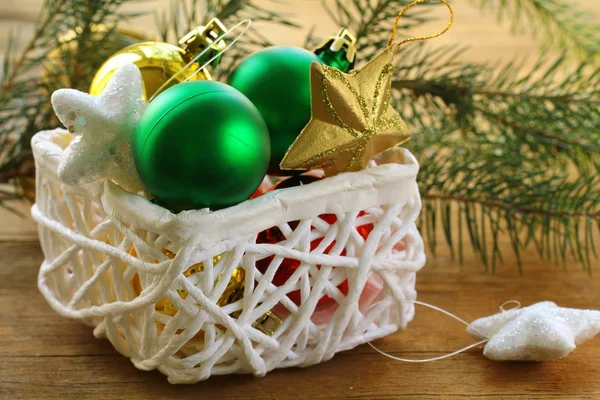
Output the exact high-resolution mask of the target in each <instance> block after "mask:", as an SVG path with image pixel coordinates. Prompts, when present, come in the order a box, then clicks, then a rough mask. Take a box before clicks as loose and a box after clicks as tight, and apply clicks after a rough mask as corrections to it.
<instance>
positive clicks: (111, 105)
mask: <svg viewBox="0 0 600 400" xmlns="http://www.w3.org/2000/svg"><path fill="white" fill-rule="evenodd" d="M142 91H143V83H142V75H141V73H140V70H139V69H138V67H136V66H135V65H134V64H126V65H123V66H122V67H121V68H119V69H118V70H117V71H116V72H115V74H114V76H113V78H112V79H111V81H110V82H109V84H108V85H107V87H106V89H104V91H103V92H102V93H101V94H100V95H99V96H91V95H89V94H87V93H83V92H80V91H78V90H73V89H60V90H57V91H56V92H54V93H53V95H52V107H53V108H54V111H55V112H56V115H57V116H58V118H59V119H60V121H61V122H62V123H63V124H64V125H65V127H66V128H67V129H68V130H69V132H70V133H71V134H72V135H73V138H72V140H71V143H70V144H69V146H68V147H67V148H66V149H65V151H64V153H63V156H62V159H61V161H60V164H59V167H58V178H59V179H60V180H61V181H62V182H64V183H66V184H69V185H82V184H85V183H89V182H93V181H96V180H98V179H103V178H108V179H111V180H113V181H114V182H116V183H117V184H119V185H121V186H122V187H123V188H124V189H126V190H129V191H131V192H134V193H139V192H143V191H144V185H143V184H142V181H141V179H140V177H139V175H138V173H137V170H136V168H135V163H134V160H133V152H132V148H131V143H132V140H133V135H134V133H135V128H136V125H137V123H138V121H139V119H140V116H141V115H142V111H143V110H144V107H145V105H146V104H145V102H144V101H143V100H142Z"/></svg>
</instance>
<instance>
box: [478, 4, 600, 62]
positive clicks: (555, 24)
mask: <svg viewBox="0 0 600 400" xmlns="http://www.w3.org/2000/svg"><path fill="white" fill-rule="evenodd" d="M470 3H471V4H473V5H476V6H477V7H479V8H480V9H481V10H482V11H484V12H492V13H495V14H496V16H497V19H498V21H502V20H504V19H509V20H510V21H511V28H512V31H513V32H515V33H521V32H529V33H531V34H532V36H533V37H534V38H536V39H541V40H542V43H543V46H544V48H545V49H548V48H551V47H552V48H556V47H559V48H563V49H569V51H576V52H577V53H579V54H580V55H581V56H582V57H590V56H596V55H597V54H598V51H599V50H600V24H598V23H596V22H595V21H596V20H597V19H596V18H595V16H594V15H593V13H590V11H589V10H586V9H584V8H583V7H581V6H580V2H579V1H573V0H510V1H507V0H470Z"/></svg>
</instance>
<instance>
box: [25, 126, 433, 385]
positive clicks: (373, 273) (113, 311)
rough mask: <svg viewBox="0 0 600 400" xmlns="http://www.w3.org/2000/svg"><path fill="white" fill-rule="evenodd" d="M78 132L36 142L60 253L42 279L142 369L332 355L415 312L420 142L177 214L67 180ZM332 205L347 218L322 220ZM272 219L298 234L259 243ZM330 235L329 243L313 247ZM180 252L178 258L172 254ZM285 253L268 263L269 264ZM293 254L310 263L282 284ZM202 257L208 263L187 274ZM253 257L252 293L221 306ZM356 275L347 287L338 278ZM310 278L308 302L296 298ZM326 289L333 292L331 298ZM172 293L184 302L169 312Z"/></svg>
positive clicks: (291, 361)
mask: <svg viewBox="0 0 600 400" xmlns="http://www.w3.org/2000/svg"><path fill="white" fill-rule="evenodd" d="M69 140H70V135H69V134H68V133H67V132H66V131H64V130H54V131H45V132H40V133H38V134H37V135H35V137H34V138H33V141H32V145H33V152H34V156H35V161H36V166H37V202H36V204H35V205H34V206H33V208H32V215H33V217H34V218H35V219H36V220H37V221H38V223H39V235H40V241H41V245H42V249H43V251H44V254H45V257H46V259H45V261H44V263H43V264H42V266H41V269H40V273H39V279H38V285H39V289H40V291H41V292H42V294H43V295H44V296H45V297H46V299H47V301H48V302H49V303H50V305H51V306H52V307H53V308H54V309H55V310H56V311H57V312H58V313H60V314H61V315H63V316H66V317H70V318H76V319H79V320H82V321H84V322H85V323H88V324H90V325H93V326H95V329H94V334H95V336H96V337H107V338H108V339H109V340H110V341H111V343H112V344H113V345H114V346H115V348H116V349H117V350H118V351H119V352H120V353H122V354H123V355H125V356H127V357H130V358H131V360H132V362H133V363H134V364H135V366H136V367H138V368H140V369H144V370H151V369H155V368H158V369H159V370H160V371H162V372H163V373H164V374H166V375H167V376H168V377H169V381H170V382H172V383H193V382H197V381H200V380H204V379H207V378H208V377H209V376H211V375H219V374H232V373H253V374H254V375H256V376H263V375H264V374H265V373H267V372H268V371H270V370H272V369H274V368H283V367H290V366H309V365H312V364H315V363H319V362H322V361H325V360H328V359H330V358H331V357H333V355H334V354H335V353H336V352H338V351H342V350H347V349H350V348H353V347H355V346H357V345H359V344H362V343H365V342H366V341H367V340H373V339H376V338H379V337H382V336H385V335H388V334H390V333H392V332H395V331H396V330H398V329H402V328H404V327H405V326H406V324H407V323H408V322H409V321H410V320H411V319H412V317H413V314H414V307H413V304H412V302H410V301H406V300H412V299H415V297H416V292H415V290H414V285H415V274H416V272H417V271H418V270H419V269H420V268H421V267H422V266H423V264H424V262H425V255H424V253H423V243H422V240H421V237H420V235H419V232H418V231H417V228H416V225H415V220H416V218H417V216H418V213H419V210H420V207H421V202H420V197H419V193H418V188H417V184H416V175H417V171H418V165H417V163H416V160H415V159H414V157H413V156H412V155H411V154H410V153H409V152H408V151H407V150H404V149H400V148H396V149H392V150H389V151H388V152H386V153H384V154H383V155H381V156H379V157H378V159H377V160H376V161H377V162H375V161H372V162H371V167H370V168H368V169H366V170H364V171H360V172H353V173H347V174H340V175H338V176H335V177H332V178H328V179H324V180H322V181H318V182H315V183H312V184H310V185H307V186H304V187H297V188H289V189H283V190H278V191H273V192H270V193H268V194H266V195H263V196H261V197H259V198H256V199H253V200H249V201H246V202H244V203H241V204H239V205H237V206H234V207H230V208H227V209H224V210H220V211H216V212H205V211H192V212H182V213H180V214H178V215H174V214H172V213H170V212H169V211H167V210H165V209H163V208H161V207H158V206H156V205H154V204H152V203H151V202H149V201H147V200H146V199H144V198H142V197H141V196H138V195H134V194H131V193H127V192H125V191H124V190H122V189H121V188H120V187H118V186H117V185H115V184H113V183H111V182H109V181H103V182H97V183H94V184H91V185H89V186H85V187H70V186H66V185H63V184H61V183H59V181H58V179H57V176H56V170H57V166H58V163H59V160H60V157H61V153H62V151H63V149H64V148H65V147H66V146H67V145H68V143H69ZM386 162H390V163H386ZM377 164H380V165H377ZM363 210H364V212H361V211H363ZM326 213H330V214H335V215H336V217H337V222H334V223H332V224H328V223H327V222H325V221H324V220H323V219H321V218H319V215H322V214H326ZM359 214H360V215H359ZM291 221H299V223H297V224H296V223H294V224H288V222H291ZM367 223H372V224H373V227H374V228H373V230H372V231H371V232H370V234H369V235H368V237H367V240H364V239H363V237H362V236H361V235H360V234H358V232H357V230H356V229H355V227H357V226H362V225H364V224H367ZM272 226H277V227H279V229H280V230H281V232H282V233H283V234H284V235H285V237H286V238H287V239H286V240H285V241H282V242H280V243H276V244H257V243H256V237H257V233H259V232H261V231H263V230H265V229H267V228H269V227H272ZM292 227H293V228H295V229H292ZM319 237H323V240H322V242H321V245H319V246H318V247H317V248H316V249H314V250H312V251H311V249H310V243H311V241H313V240H315V239H316V238H319ZM333 241H335V245H334V246H333V248H332V249H330V251H329V252H328V253H325V254H324V253H323V249H324V248H326V247H327V246H328V245H329V244H331V243H333ZM166 250H169V251H170V252H172V253H173V254H176V256H175V257H174V258H173V259H171V258H169V257H167V256H166V255H165V252H166ZM342 254H343V255H342ZM219 255H221V257H220V259H218V262H213V257H215V256H219ZM271 255H275V257H274V258H273V261H272V262H271V264H270V266H269V268H268V269H267V270H266V271H264V274H261V273H260V271H259V270H258V269H257V268H256V267H255V262H256V261H257V260H260V259H264V258H266V257H269V256H271ZM286 257H287V258H292V259H296V260H299V261H300V262H301V263H300V266H299V267H298V269H297V270H296V272H295V273H294V274H293V275H292V276H291V277H290V278H289V280H288V281H287V283H285V284H283V285H282V286H276V285H274V284H273V283H272V282H271V281H272V279H273V276H274V274H275V272H276V270H277V268H278V266H279V264H280V262H281V260H282V259H283V258H286ZM216 260H217V258H215V261H216ZM199 262H203V269H202V270H201V271H199V272H196V273H194V274H191V275H190V274H189V273H184V272H186V271H187V270H188V268H189V267H190V266H192V265H194V264H196V263H199ZM240 269H241V270H243V272H244V275H243V276H244V278H243V279H244V289H243V290H244V292H243V296H242V297H241V298H240V299H238V300H237V301H235V302H233V303H232V302H230V303H229V304H223V305H222V306H220V305H218V304H217V303H218V302H219V301H218V300H219V299H220V297H221V296H222V294H223V292H224V291H226V290H227V282H228V281H229V279H224V278H230V277H231V276H232V274H235V273H236V272H235V271H239V270H240ZM345 280H347V282H348V288H349V289H348V291H347V294H344V293H342V292H341V291H340V290H339V288H338V285H339V284H340V282H344V281H345ZM182 290H185V292H186V293H187V295H186V296H182V295H180V294H179V293H182ZM298 290H299V291H300V301H299V305H297V304H296V302H294V301H291V300H290V298H289V297H288V296H287V294H288V293H291V292H294V291H296V293H298V292H297V291H298ZM325 295H327V296H329V298H330V299H329V300H330V301H329V302H328V305H327V307H325V309H322V308H323V307H322V306H321V305H320V302H319V300H320V299H321V298H323V296H325ZM165 303H167V304H168V305H169V307H170V309H171V312H164V307H163V306H164V305H165ZM161 304H162V306H160V305H161ZM332 304H333V306H332ZM161 310H162V311H161ZM270 312H272V314H270ZM274 315H275V316H277V317H278V318H279V319H281V321H282V323H281V324H280V325H279V326H277V325H278V323H279V321H277V318H275V317H274ZM263 322H264V324H262V323H263ZM268 324H270V325H271V326H272V325H275V327H276V328H277V329H275V330H274V332H273V331H271V330H270V328H268V327H265V325H268Z"/></svg>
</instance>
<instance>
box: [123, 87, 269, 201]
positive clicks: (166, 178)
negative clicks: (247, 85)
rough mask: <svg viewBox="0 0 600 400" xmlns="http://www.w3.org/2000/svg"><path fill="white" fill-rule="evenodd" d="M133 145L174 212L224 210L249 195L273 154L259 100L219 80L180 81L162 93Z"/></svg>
mask: <svg viewBox="0 0 600 400" xmlns="http://www.w3.org/2000/svg"><path fill="white" fill-rule="evenodd" d="M133 152H134V159H135V165H136V167H137V170H138V173H139V175H140V178H141V179H142V181H143V182H144V185H145V186H146V188H147V189H148V191H149V192H150V193H151V194H152V196H154V198H155V200H156V202H158V203H159V204H161V205H163V206H164V207H166V208H168V209H170V210H172V211H174V212H179V211H183V210H192V209H200V208H205V207H209V208H211V209H212V210H217V209H221V208H225V207H229V206H233V205H235V204H238V203H241V202H242V201H244V200H246V199H248V198H249V197H250V196H251V195H252V193H254V191H255V190H256V188H258V186H259V185H260V183H261V182H262V180H263V178H264V176H265V173H266V171H267V166H268V164H269V157H270V154H271V152H270V143H269V132H268V130H267V125H266V124H265V121H264V120H263V118H262V116H261V115H260V113H259V111H258V110H257V109H256V107H255V106H254V105H253V104H252V102H250V100H248V99H247V98H246V97H245V96H244V95H243V94H242V93H240V92H239V91H237V90H236V89H234V88H232V87H230V86H228V85H226V84H224V83H220V82H214V81H190V82H185V83H181V84H179V85H176V86H173V87H171V88H169V89H167V90H165V91H164V92H163V93H161V94H160V95H159V96H157V97H156V98H155V99H154V100H153V101H152V102H151V103H150V104H149V105H148V107H147V108H146V109H145V110H144V113H143V114H142V117H141V118H140V121H139V123H138V126H137V129H136V133H135V137H134V141H133Z"/></svg>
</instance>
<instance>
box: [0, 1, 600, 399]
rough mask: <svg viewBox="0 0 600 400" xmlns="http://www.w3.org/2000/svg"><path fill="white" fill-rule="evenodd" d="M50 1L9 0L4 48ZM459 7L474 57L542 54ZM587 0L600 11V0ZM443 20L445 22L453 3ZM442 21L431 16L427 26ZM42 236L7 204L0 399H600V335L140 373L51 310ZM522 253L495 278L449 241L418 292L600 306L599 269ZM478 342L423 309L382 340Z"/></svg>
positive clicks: (398, 344)
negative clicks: (538, 354)
mask: <svg viewBox="0 0 600 400" xmlns="http://www.w3.org/2000/svg"><path fill="white" fill-rule="evenodd" d="M490 1H493V0H490ZM168 3H169V2H168V1H166V0H155V1H151V2H147V3H141V4H139V5H137V6H136V7H138V8H140V9H152V8H154V7H158V8H163V9H165V8H166V7H168ZM263 3H264V4H273V3H272V2H270V1H267V0H264V1H263ZM41 4H42V0H0V55H1V54H3V53H4V50H5V44H6V40H5V39H6V37H7V34H8V32H9V30H10V29H14V28H16V27H19V28H20V31H21V33H22V41H21V43H24V42H25V40H26V39H27V37H28V35H30V34H31V30H32V24H33V22H34V21H35V17H36V15H37V13H38V10H39V7H40V5H41ZM452 4H453V6H454V8H455V11H456V23H455V26H454V27H453V29H452V30H451V31H450V32H449V33H448V34H447V35H446V36H444V37H443V38H441V39H439V40H438V41H437V44H443V43H457V42H458V43H462V44H464V45H468V46H471V49H470V50H469V51H468V52H467V53H466V54H465V59H466V60H467V61H477V62H481V61H488V62H496V61H498V60H508V59H511V58H512V57H515V56H526V55H529V56H530V60H531V61H532V62H533V60H534V58H535V57H534V56H533V54H535V53H536V52H537V46H536V43H535V41H533V40H531V39H529V38H528V37H526V36H520V37H510V36H509V35H508V31H507V29H506V28H507V27H506V26H503V27H502V26H501V27H499V26H497V25H496V23H495V21H494V18H493V17H491V16H480V14H479V13H478V12H477V11H476V10H474V9H473V8H470V7H468V5H467V0H454V1H452ZM580 4H581V5H582V6H583V7H585V8H588V9H590V10H594V11H596V12H600V2H598V1H597V0H583V1H581V2H580ZM278 9H279V10H282V11H287V12H290V13H294V14H296V15H297V17H298V21H300V22H303V23H305V25H308V26H310V25H312V24H315V25H316V27H317V33H318V34H320V35H327V34H330V33H331V32H332V31H334V30H335V29H336V27H334V26H332V25H331V23H329V22H328V19H327V17H326V16H325V15H324V13H323V10H322V8H321V6H320V0H290V1H289V2H288V4H287V5H286V4H283V5H279V6H278ZM439 17H440V19H444V18H445V14H444V10H443V8H442V7H440V8H439ZM390 23H391V21H390ZM132 25H133V26H134V27H136V28H139V27H143V29H146V30H152V28H153V26H154V23H153V20H152V17H151V16H145V17H141V18H139V19H137V20H136V21H133V22H132ZM437 28H438V25H436V23H432V24H431V25H429V26H425V27H423V28H422V31H421V30H420V31H419V32H416V33H417V34H421V33H429V32H431V31H433V30H437ZM261 30H262V31H263V33H264V34H266V35H268V36H270V37H271V38H273V39H274V40H276V41H277V42H278V43H281V44H291V45H298V44H301V43H302V40H303V38H304V35H305V30H294V29H283V28H279V27H273V26H270V25H263V27H261ZM17 207H19V208H20V209H21V210H22V211H23V212H25V213H27V210H28V208H29V206H28V205H27V204H20V205H18V206H17ZM35 238H36V233H35V225H34V224H33V222H32V221H31V220H27V219H26V220H22V219H19V218H17V217H15V216H12V215H9V214H7V213H6V212H5V211H2V210H0V304H2V307H0V340H1V341H0V343H1V344H0V399H11V400H12V399H38V398H44V399H61V400H62V399H92V400H93V399H127V400H130V399H204V398H206V399H213V398H215V399H221V398H222V399H244V400H246V399H255V398H256V399H327V400H331V399H464V398H486V399H488V398H492V399H600V364H599V363H598V359H599V358H600V338H597V339H595V340H592V341H590V342H588V343H586V344H584V345H582V346H581V347H580V348H578V349H577V350H576V351H575V352H574V353H572V354H571V355H569V356H568V357H567V358H566V359H564V360H561V361H557V362H550V363H543V364H533V363H498V362H493V361H490V360H487V359H486V358H485V357H483V355H482V354H481V349H472V350H470V351H469V352H467V353H465V354H461V355H458V356H456V357H453V358H451V359H447V360H442V361H438V362H433V363H427V364H406V363H401V362H397V361H393V360H389V359H387V358H385V357H383V356H381V355H380V354H378V353H376V352H375V351H374V350H373V349H371V348H370V347H369V346H367V345H363V346H360V347H358V348H356V349H354V350H350V351H347V352H343V353H340V354H338V355H336V356H335V357H334V358H333V359H332V360H331V361H329V362H326V363H324V364H321V365H317V366H313V367H309V368H306V369H300V368H292V369H287V370H277V371H273V372H271V373H269V374H268V375H267V376H266V377H265V378H254V377H252V376H230V377H213V378H211V379H209V380H208V381H206V382H202V383H199V384H195V385H190V386H172V385H169V384H168V383H167V380H166V378H165V377H164V376H163V375H162V374H160V373H159V372H157V371H153V372H142V371H138V370H137V369H136V368H135V367H134V366H133V365H132V364H131V363H130V362H129V361H128V360H127V359H126V358H124V357H122V356H121V355H119V354H117V353H116V351H115V350H114V349H113V348H112V346H111V345H110V343H109V342H108V341H106V340H96V339H94V338H93V336H92V330H91V329H90V328H89V327H86V326H83V325H81V324H79V323H77V322H74V321H71V320H67V319H64V318H62V317H59V316H58V315H57V314H56V313H54V312H53V311H52V310H51V309H50V307H49V306H48V305H47V304H46V302H45V300H44V299H43V297H42V296H41V295H40V293H39V292H38V290H37V287H36V277H37V272H38V269H39V265H40V263H41V261H42V258H43V257H42V254H41V251H40V249H39V245H38V244H37V243H36V242H35V241H32V240H35ZM15 239H16V240H15ZM23 239H27V240H30V241H29V242H27V241H22V240H23ZM465 239H466V238H465ZM465 248H468V246H465ZM502 248H503V250H505V252H506V253H507V254H509V253H510V248H509V244H508V242H507V241H505V242H503V243H502ZM523 257H524V260H523V261H524V266H525V276H520V275H519V274H518V272H517V268H516V265H515V264H514V260H513V259H511V258H510V256H508V257H506V263H505V264H504V265H502V266H499V267H498V272H497V274H496V276H490V275H487V274H486V273H485V272H484V271H483V268H482V267H481V265H480V263H479V261H478V259H477V258H476V257H475V256H473V255H472V254H469V255H467V259H466V260H465V263H464V264H463V265H459V264H458V263H457V262H456V261H453V260H452V259H451V258H450V257H449V252H448V251H447V249H444V248H442V249H441V250H440V252H439V254H438V256H437V257H436V258H432V257H430V260H429V261H428V263H427V266H426V267H425V268H424V270H423V271H422V272H421V273H419V275H418V283H417V289H418V292H419V299H420V300H421V301H425V302H428V303H431V304H435V305H438V306H440V307H443V308H445V309H447V310H449V311H451V312H453V313H456V314H457V315H459V316H461V317H462V318H464V319H466V320H472V319H475V318H478V317H481V316H485V315H489V314H492V313H494V312H496V311H497V310H498V306H499V305H500V304H502V303H503V302H504V301H506V300H510V299H517V300H520V301H521V302H522V303H523V304H524V305H529V304H531V303H534V302H537V301H542V300H553V301H556V302H558V303H559V304H560V305H563V306H568V307H578V308H593V307H598V304H600V280H599V279H598V277H597V276H592V277H590V276H588V275H587V274H586V273H584V272H583V271H582V270H581V269H580V268H579V266H577V265H568V268H567V270H566V271H565V270H563V269H561V268H558V267H556V266H555V265H553V264H550V263H547V262H545V261H541V260H539V259H538V257H537V255H536V254H535V253H534V252H533V251H532V252H529V253H525V254H524V255H523ZM471 342H472V341H471V339H470V338H469V336H468V335H467V334H466V332H465V330H464V326H462V325H461V324H459V323H457V322H456V321H454V320H451V319H450V318H447V317H444V316H442V315H440V314H438V313H436V312H435V311H433V310H429V309H425V308H420V307H419V308H417V316H416V318H415V320H414V321H413V322H412V323H411V324H409V326H408V329H407V330H406V331H404V332H399V333H396V334H394V335H391V336H389V337H387V338H385V339H382V340H379V341H377V342H376V344H377V346H378V347H379V348H381V349H382V350H384V351H387V352H389V353H391V354H393V355H397V356H401V357H408V358H426V357H431V356H437V355H441V354H445V353H447V352H451V351H453V350H456V349H458V348H460V347H463V346H465V345H467V344H469V343H471Z"/></svg>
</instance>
